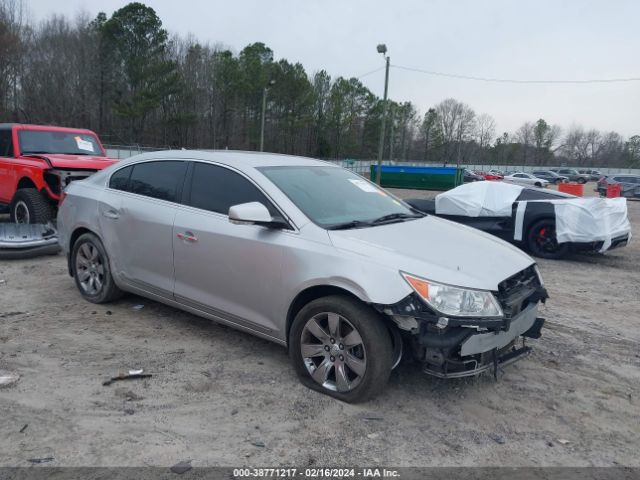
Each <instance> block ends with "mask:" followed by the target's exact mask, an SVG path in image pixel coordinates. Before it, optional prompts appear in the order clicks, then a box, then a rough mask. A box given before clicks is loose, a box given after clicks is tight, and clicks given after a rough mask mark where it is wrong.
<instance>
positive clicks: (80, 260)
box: [71, 233, 123, 303]
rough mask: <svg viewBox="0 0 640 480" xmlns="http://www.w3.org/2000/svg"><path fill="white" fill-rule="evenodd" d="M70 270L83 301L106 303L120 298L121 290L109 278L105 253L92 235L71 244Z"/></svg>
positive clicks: (96, 238) (83, 236) (84, 236)
mask: <svg viewBox="0 0 640 480" xmlns="http://www.w3.org/2000/svg"><path fill="white" fill-rule="evenodd" d="M71 269H72V273H73V278H74V280H75V282H76V286H77V287H78V290H79V291H80V294H81V295H82V296H83V298H84V299H85V300H88V301H90V302H91V303H107V302H111V301H113V300H116V299H118V298H120V297H121V296H122V293H123V292H122V290H120V289H119V288H118V286H117V285H116V284H115V282H114V281H113V277H112V276H111V268H110V266H109V257H108V256H107V252H106V250H105V249H104V246H103V245H102V242H101V241H100V239H99V238H98V237H97V236H96V235H94V234H93V233H85V234H83V235H81V236H80V238H78V240H76V242H75V243H74V244H73V249H72V251H71Z"/></svg>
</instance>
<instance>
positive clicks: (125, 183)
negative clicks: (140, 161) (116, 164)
mask: <svg viewBox="0 0 640 480" xmlns="http://www.w3.org/2000/svg"><path fill="white" fill-rule="evenodd" d="M132 171H133V167H125V168H121V169H120V170H118V171H117V172H116V173H114V174H113V175H111V179H110V180H109V188H113V189H115V190H124V191H126V190H127V188H128V187H129V177H130V176H131V172H132Z"/></svg>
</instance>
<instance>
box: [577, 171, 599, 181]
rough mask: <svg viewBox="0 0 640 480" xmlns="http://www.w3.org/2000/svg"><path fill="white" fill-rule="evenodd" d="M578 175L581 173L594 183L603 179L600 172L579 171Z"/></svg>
mask: <svg viewBox="0 0 640 480" xmlns="http://www.w3.org/2000/svg"><path fill="white" fill-rule="evenodd" d="M578 173H581V174H582V175H588V176H589V180H591V181H592V182H597V181H598V180H600V178H602V173H600V171H599V170H590V169H587V170H578Z"/></svg>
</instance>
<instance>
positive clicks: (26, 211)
mask: <svg viewBox="0 0 640 480" xmlns="http://www.w3.org/2000/svg"><path fill="white" fill-rule="evenodd" d="M9 214H10V217H11V221H12V222H13V223H49V222H50V221H51V220H53V208H52V207H51V204H50V203H49V201H48V200H47V199H46V198H44V196H43V195H42V194H41V193H40V192H39V191H38V190H36V189H35V188H22V189H20V190H18V191H17V192H16V194H15V195H14V197H13V200H12V202H11V208H10V212H9Z"/></svg>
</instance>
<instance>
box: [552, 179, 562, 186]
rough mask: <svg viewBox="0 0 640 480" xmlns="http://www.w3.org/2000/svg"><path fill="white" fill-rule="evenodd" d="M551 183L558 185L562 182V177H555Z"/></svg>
mask: <svg viewBox="0 0 640 480" xmlns="http://www.w3.org/2000/svg"><path fill="white" fill-rule="evenodd" d="M553 183H555V184H556V185H560V184H561V183H562V179H561V178H556V179H555V181H554V182H553Z"/></svg>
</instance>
